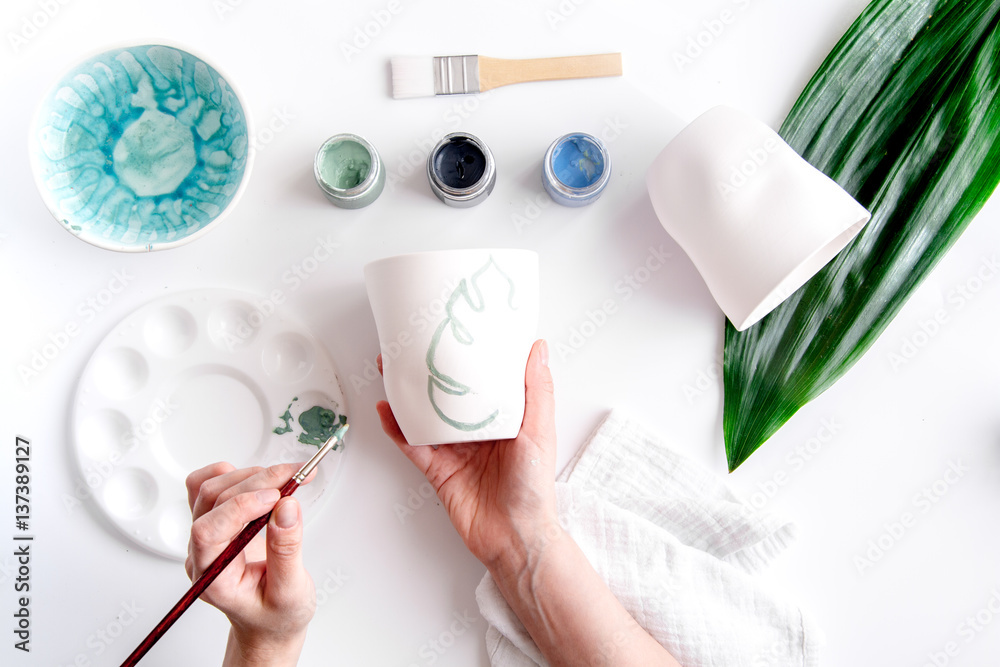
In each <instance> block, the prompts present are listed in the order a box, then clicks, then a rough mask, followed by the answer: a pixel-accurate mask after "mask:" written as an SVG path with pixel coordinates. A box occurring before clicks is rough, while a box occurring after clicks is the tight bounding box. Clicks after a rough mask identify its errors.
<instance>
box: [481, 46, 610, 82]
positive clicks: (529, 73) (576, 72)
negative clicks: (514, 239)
mask: <svg viewBox="0 0 1000 667" xmlns="http://www.w3.org/2000/svg"><path fill="white" fill-rule="evenodd" d="M621 75H622V54H620V53H601V54H598V55H594V56H566V57H563V58H529V59H527V60H506V59H503V58H488V57H486V56H479V90H480V91H485V90H492V89H494V88H499V87H500V86H506V85H509V84H512V83H521V82H524V81H551V80H553V79H589V78H591V77H599V76H621Z"/></svg>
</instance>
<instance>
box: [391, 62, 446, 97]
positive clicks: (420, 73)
mask: <svg viewBox="0 0 1000 667" xmlns="http://www.w3.org/2000/svg"><path fill="white" fill-rule="evenodd" d="M434 94H435V93H434V58H433V57H432V56H428V57H421V56H396V57H394V58H393V59H392V96H393V97H395V98H396V99H397V100H399V99H403V98H406V97H430V96H431V95H434Z"/></svg>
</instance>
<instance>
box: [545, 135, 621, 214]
mask: <svg viewBox="0 0 1000 667" xmlns="http://www.w3.org/2000/svg"><path fill="white" fill-rule="evenodd" d="M610 178H611V156H610V155H609V154H608V149H607V148H605V147H604V144H603V143H601V140H600V139H598V138H597V137H595V136H592V135H589V134H585V133H583V132H570V133H569V134H564V135H563V136H561V137H559V138H558V139H556V140H555V141H553V142H552V145H551V146H549V149H548V150H547V151H545V159H544V160H542V185H544V186H545V191H546V192H548V193H549V196H550V197H552V200H553V201H555V202H556V203H557V204H562V205H563V206H586V205H587V204H590V203H593V202H595V201H597V199H598V198H599V197H600V196H601V193H602V192H604V188H605V187H607V185H608V180H610Z"/></svg>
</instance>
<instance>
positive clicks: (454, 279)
mask: <svg viewBox="0 0 1000 667" xmlns="http://www.w3.org/2000/svg"><path fill="white" fill-rule="evenodd" d="M365 283H366V285H367V288H368V300H369V301H370V303H371V307H372V313H373V314H374V316H375V325H376V326H377V328H378V335H379V342H380V347H381V350H382V371H383V379H384V382H385V393H386V397H387V398H388V399H389V405H391V406H392V411H393V414H395V416H396V421H397V422H398V423H399V427H400V429H402V431H403V435H405V436H406V440H407V442H409V443H410V444H411V445H439V444H448V443H455V442H468V441H482V440H493V439H502V438H513V437H514V436H516V435H517V433H518V431H519V430H520V428H521V420H522V418H523V416H524V370H525V365H526V363H527V361H528V354H529V352H530V351H531V345H532V343H533V342H534V340H535V334H536V331H537V329H538V255H537V254H536V253H534V252H531V251H528V250H509V249H481V250H444V251H440V252H427V253H415V254H410V255H399V256H396V257H388V258H385V259H380V260H377V261H374V262H372V263H370V264H368V265H367V266H365Z"/></svg>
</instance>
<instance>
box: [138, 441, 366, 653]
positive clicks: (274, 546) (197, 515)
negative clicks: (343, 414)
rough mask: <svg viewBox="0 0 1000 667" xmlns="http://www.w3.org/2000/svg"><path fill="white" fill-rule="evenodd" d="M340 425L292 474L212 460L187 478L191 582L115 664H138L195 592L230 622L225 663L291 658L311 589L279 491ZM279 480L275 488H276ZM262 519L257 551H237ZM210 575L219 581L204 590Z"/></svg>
mask: <svg viewBox="0 0 1000 667" xmlns="http://www.w3.org/2000/svg"><path fill="white" fill-rule="evenodd" d="M346 431H347V425H346V424H345V425H343V426H341V427H340V428H338V429H337V431H336V432H335V433H334V434H333V436H332V437H331V438H330V440H329V441H327V442H326V444H324V445H323V446H322V447H321V448H320V449H319V451H318V452H317V453H316V454H315V455H314V456H313V458H312V459H310V460H309V462H307V463H306V464H305V465H304V466H302V467H301V468H300V469H299V470H298V472H294V471H295V468H294V466H291V465H278V466H272V467H270V468H266V469H264V470H262V471H261V470H259V469H243V470H235V469H233V467H232V466H230V465H229V464H225V463H218V464H214V465H211V466H208V467H206V468H202V469H201V470H197V471H195V472H193V473H191V475H189V476H188V479H187V487H188V503H189V505H190V506H191V512H192V516H193V518H194V525H193V526H192V529H191V543H190V546H189V555H188V558H187V561H186V562H185V567H186V569H187V572H188V575H189V576H190V577H191V579H192V581H194V584H193V585H192V586H191V588H190V589H189V590H188V592H187V593H186V594H185V595H184V596H183V597H182V598H181V600H180V601H179V602H178V603H177V604H176V605H175V606H174V607H173V608H172V609H171V610H170V611H169V612H168V613H167V615H166V616H165V617H164V618H163V620H162V621H160V623H159V624H158V625H157V626H156V627H155V628H154V629H153V631H152V632H150V634H149V635H148V636H147V637H146V639H145V640H143V642H142V643H141V644H140V645H139V646H138V647H137V648H136V650H135V651H133V652H132V654H131V655H130V656H129V657H128V658H127V659H126V660H125V662H124V663H122V665H123V667H125V666H126V665H135V664H136V663H138V661H139V660H140V659H141V658H142V657H143V656H144V655H145V654H146V652H147V651H148V650H149V649H150V648H151V647H152V646H153V644H155V643H156V641H157V640H158V639H159V638H160V637H162V636H163V634H164V633H166V631H167V630H168V629H169V628H170V626H171V625H173V623H174V622H175V621H176V620H177V619H178V618H179V617H180V615H181V614H183V613H184V611H185V610H187V609H188V607H190V606H191V604H193V603H194V601H195V600H197V599H198V598H199V597H202V598H203V599H204V600H205V601H206V602H209V603H210V604H212V605H214V606H216V607H218V608H219V609H220V610H221V611H222V612H223V613H225V614H226V616H228V617H229V620H230V622H231V623H232V626H233V629H232V631H231V632H230V635H229V644H228V645H227V647H226V664H236V663H235V662H232V661H233V660H237V657H239V659H242V660H245V659H246V658H247V657H248V656H250V655H253V656H256V658H255V659H258V660H260V661H261V662H263V663H264V664H268V665H283V664H289V665H294V664H295V663H296V661H297V659H298V655H299V652H300V651H301V649H302V643H303V641H304V640H305V631H306V626H307V625H308V623H309V621H310V619H311V618H312V615H313V612H314V610H315V606H316V605H315V596H316V592H315V589H314V587H313V584H312V581H311V579H310V577H309V574H308V573H307V572H306V571H305V569H304V568H303V566H302V555H301V542H302V517H301V511H300V509H299V505H298V503H297V502H296V501H294V500H292V499H291V498H286V496H290V495H291V494H292V493H294V491H295V489H297V488H298V486H299V485H300V484H302V483H304V482H305V481H306V480H307V478H308V477H309V475H310V473H311V472H312V471H313V469H314V468H315V467H316V465H318V464H319V461H320V460H321V459H322V458H323V456H325V455H326V453H328V452H329V451H331V450H332V449H334V448H336V446H337V445H339V443H340V441H341V440H342V438H343V436H344V433H345V432H346ZM293 472H294V474H293ZM283 482H284V486H282V487H281V490H280V491H279V490H278V489H277V488H276V486H277V485H278V484H281V483H283ZM272 506H273V510H272V511H271V512H268V508H271V507H272ZM265 525H267V526H268V531H267V539H266V545H265V550H264V551H265V554H264V557H263V558H261V557H260V556H261V554H260V549H257V550H256V553H253V552H251V553H249V554H245V553H244V548H245V547H247V545H248V544H249V543H250V541H251V540H252V539H253V537H254V535H256V534H257V533H258V532H259V531H260V530H261V529H262V528H263V527H264V526H265ZM241 529H242V530H241ZM234 536H235V537H234ZM251 549H254V547H251ZM265 575H266V576H265ZM214 581H219V582H220V584H222V585H220V586H216V587H214V588H209V587H210V586H211V584H212V583H213V582H214ZM237 662H238V661H237Z"/></svg>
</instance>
